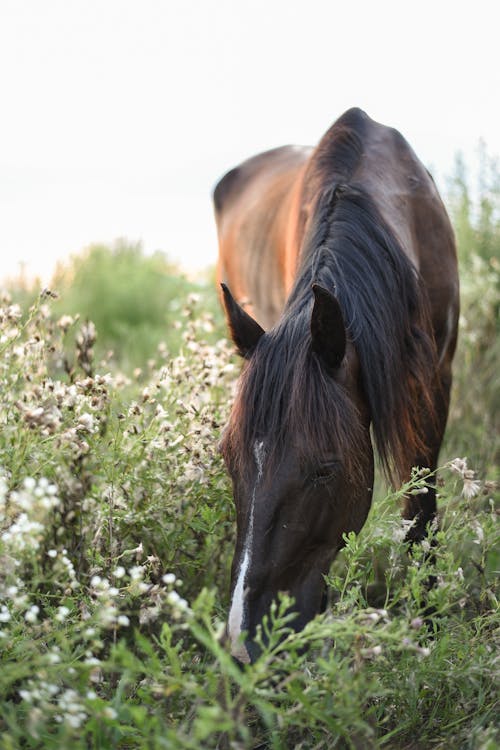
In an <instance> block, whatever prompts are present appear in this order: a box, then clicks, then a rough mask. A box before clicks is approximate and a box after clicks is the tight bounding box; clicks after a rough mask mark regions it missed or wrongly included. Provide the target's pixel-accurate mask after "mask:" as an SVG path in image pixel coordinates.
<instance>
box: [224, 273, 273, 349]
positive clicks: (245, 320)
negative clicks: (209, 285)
mask: <svg viewBox="0 0 500 750" xmlns="http://www.w3.org/2000/svg"><path fill="white" fill-rule="evenodd" d="M221 287H222V292H223V300H224V307H225V309H226V317H227V321H228V323H229V330H230V331H231V338H232V339H233V341H234V343H235V344H236V349H237V351H238V354H240V355H241V356H242V357H246V358H248V357H250V355H251V354H252V352H253V350H254V349H255V347H256V346H257V342H258V341H259V339H260V337H261V336H263V334H264V329H263V328H261V327H260V325H259V324H258V323H257V321H256V320H254V319H253V318H252V317H251V316H250V315H249V314H248V313H246V312H245V311H244V310H243V308H242V307H240V306H239V305H238V303H237V302H236V301H235V300H234V298H233V295H232V294H231V292H230V291H229V289H228V288H227V286H226V285H225V284H221Z"/></svg>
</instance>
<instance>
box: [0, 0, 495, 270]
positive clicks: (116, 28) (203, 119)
mask: <svg viewBox="0 0 500 750" xmlns="http://www.w3.org/2000/svg"><path fill="white" fill-rule="evenodd" d="M499 21H500V5H499V3H498V1H497V0H491V1H490V2H489V1H488V0H476V1H475V2H474V3H470V2H469V3H465V2H460V0H454V2H449V1H448V0H433V1H432V2H429V1H428V0H421V1H420V2H418V3H415V2H411V3H410V2H404V0H398V1H394V2H392V1H390V0H377V1H375V0H341V1H340V2H339V1H338V0H307V1H302V2H298V1H297V0H232V1H230V0H43V2H42V0H0V102H1V116H0V277H2V276H5V275H6V274H9V275H12V274H14V273H16V272H17V271H18V270H19V268H20V263H26V265H27V269H28V271H29V272H30V273H38V274H42V276H43V277H44V278H45V279H48V277H49V276H50V272H51V271H52V268H53V265H54V262H55V259H57V258H63V257H65V256H67V255H68V254H70V253H74V252H77V251H79V250H81V249H82V248H83V247H85V246H87V245H88V244H90V243H92V242H99V241H103V242H112V241H113V240H114V239H116V238H118V237H126V238H128V239H130V240H134V241H135V240H142V242H143V244H144V247H145V249H146V250H147V251H153V250H155V249H162V250H165V251H166V252H167V253H168V254H169V255H170V257H172V258H173V259H174V260H178V261H180V262H181V263H182V264H183V265H184V266H185V267H186V268H190V269H192V268H197V267H204V266H207V265H209V264H211V263H213V262H214V260H215V258H216V253H217V247H216V237H215V230H214V226H213V219H212V208H211V197H210V193H211V189H212V187H213V185H214V183H215V182H216V180H217V178H218V177H219V176H221V175H222V174H223V173H224V172H225V171H227V169H229V168H231V167H232V166H234V165H235V164H237V163H238V162H239V161H241V160H242V159H244V158H246V157H248V156H251V155H252V154H254V153H256V152H258V151H260V150H263V149H266V148H271V147H273V146H278V145H282V144H284V143H311V144H314V143H315V142H317V141H318V139H319V138H320V137H321V135H322V134H323V133H324V132H325V131H326V129H327V128H328V127H329V126H330V125H331V123H332V122H333V121H334V120H335V119H336V117H337V116H339V115H340V114H341V113H342V112H343V111H344V110H345V109H347V108H348V107H350V106H354V105H356V106H361V107H362V108H364V109H365V110H366V111H367V112H368V114H370V115H371V116H372V117H374V118H375V119H377V120H379V121H381V122H384V123H386V124H389V125H393V126H395V127H398V128H399V129H400V130H401V131H402V132H403V134H404V135H405V137H406V138H407V139H408V140H409V141H410V143H411V144H412V146H413V147H414V149H415V150H416V152H417V154H418V155H419V156H420V158H421V159H422V161H423V162H424V163H425V164H426V165H427V166H429V167H431V169H433V170H434V172H435V174H436V177H437V179H438V182H439V183H440V184H441V185H443V184H444V177H445V176H446V175H447V174H449V173H450V170H451V166H452V163H453V156H454V153H455V152H456V151H457V150H458V149H461V150H462V151H463V152H464V154H465V156H466V160H467V161H468V163H470V164H472V163H473V160H474V155H475V152H476V148H477V144H478V141H479V138H480V137H483V138H484V139H485V141H486V143H487V146H488V150H489V152H490V153H491V154H496V155H498V154H500V117H499V115H500V85H499V84H500V65H499V62H498V29H499Z"/></svg>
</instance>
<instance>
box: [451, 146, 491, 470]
mask: <svg viewBox="0 0 500 750" xmlns="http://www.w3.org/2000/svg"><path fill="white" fill-rule="evenodd" d="M478 182H479V185H478V189H477V190H476V191H475V197H474V195H471V191H470V189H469V188H468V175H467V172H466V170H465V166H464V163H463V160H462V158H461V157H460V156H458V157H457V162H456V166H455V174H454V176H453V178H452V180H451V181H450V186H449V194H448V204H449V208H450V213H451V217H452V220H453V224H454V227H455V232H456V238H457V246H458V255H459V263H460V286H461V289H460V296H461V317H460V328H459V339H458V349H457V354H456V357H455V361H454V367H453V371H454V383H455V387H454V391H453V399H452V408H451V413H450V427H451V429H450V430H449V431H448V439H447V441H446V443H445V451H447V452H448V455H450V452H449V451H448V448H447V445H448V444H449V443H451V444H452V445H453V449H452V452H453V451H455V452H459V453H461V454H466V455H468V456H469V457H471V458H473V459H474V464H475V465H476V466H477V467H478V468H480V469H482V470H485V469H486V467H488V466H491V465H495V466H498V465H499V460H500V374H499V368H498V362H499V361H500V337H499V333H500V315H499V313H500V171H499V168H498V164H497V162H496V161H495V160H494V159H491V158H490V157H488V155H487V152H486V150H485V147H484V146H481V147H480V171H479V179H478Z"/></svg>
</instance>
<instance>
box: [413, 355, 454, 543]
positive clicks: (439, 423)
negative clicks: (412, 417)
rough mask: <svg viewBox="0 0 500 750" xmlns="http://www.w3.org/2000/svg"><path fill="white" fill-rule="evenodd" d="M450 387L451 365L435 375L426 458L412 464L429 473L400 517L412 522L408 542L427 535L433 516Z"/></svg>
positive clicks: (416, 460)
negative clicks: (437, 375) (435, 384)
mask: <svg viewBox="0 0 500 750" xmlns="http://www.w3.org/2000/svg"><path fill="white" fill-rule="evenodd" d="M450 389H451V367H447V368H446V371H445V372H444V373H443V372H442V373H441V374H440V377H438V383H437V386H436V390H435V394H434V416H433V418H432V419H431V418H429V419H428V421H427V429H426V436H427V441H426V442H427V445H428V446H429V448H428V457H427V458H424V457H423V456H416V459H415V463H414V466H417V467H419V468H424V467H426V468H429V469H430V471H431V472H432V474H431V476H430V477H429V478H428V480H427V481H426V487H425V490H424V492H419V493H418V494H416V495H408V496H407V497H406V500H405V506H404V509H403V518H405V519H407V520H409V521H413V525H412V526H411V528H410V529H409V530H408V533H407V535H406V541H407V542H410V543H415V542H420V541H422V539H424V538H425V537H426V536H427V527H428V525H429V524H430V523H432V522H433V521H434V520H435V518H436V513H437V507H436V476H435V471H436V469H437V465H438V458H439V450H440V448H441V443H442V441H443V436H444V431H445V428H446V421H447V418H448V409H449V405H450Z"/></svg>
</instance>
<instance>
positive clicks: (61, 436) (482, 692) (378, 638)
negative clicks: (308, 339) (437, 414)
mask: <svg viewBox="0 0 500 750" xmlns="http://www.w3.org/2000/svg"><path fill="white" fill-rule="evenodd" d="M487 163H488V165H489V166H488V169H490V167H491V162H489V161H488V162H487ZM493 176H494V175H493ZM497 185H498V183H495V181H494V180H493V179H492V176H491V175H490V178H489V179H488V181H486V182H485V184H484V185H483V189H482V192H480V194H479V200H478V201H472V200H471V199H470V197H469V193H468V191H467V188H466V177H465V176H464V175H463V171H462V172H460V169H458V170H457V173H456V175H455V179H454V181H453V184H452V185H451V186H450V198H449V205H450V207H451V212H452V216H453V220H454V223H455V226H456V227H457V234H458V241H459V249H460V259H461V267H462V273H461V279H462V310H463V312H462V318H461V331H460V345H459V351H458V354H457V360H456V365H455V385H454V394H453V403H452V409H451V415H450V425H449V429H448V434H447V438H446V442H445V445H444V447H443V452H442V464H443V466H442V469H441V470H440V472H439V477H438V483H439V501H438V502H439V508H440V515H441V518H440V530H439V531H437V540H438V546H437V547H436V555H435V561H433V562H432V563H431V562H430V561H429V559H428V557H426V552H427V548H426V543H423V544H422V546H421V548H418V549H416V550H415V551H414V554H413V555H412V556H411V557H409V556H408V554H407V550H406V548H405V545H404V543H403V541H402V540H403V536H404V528H403V525H402V523H401V521H400V518H399V502H400V499H401V497H402V495H403V494H404V492H411V491H412V490H414V489H416V488H417V487H418V485H419V483H421V482H422V481H423V478H422V476H419V475H418V474H415V475H414V476H413V478H412V480H411V482H409V484H408V485H407V486H405V487H403V488H400V489H399V490H398V491H397V492H394V493H390V494H387V491H386V490H385V489H384V488H383V487H380V489H379V490H378V491H377V498H376V500H375V502H374V507H373V510H372V512H371V514H370V517H369V520H368V522H367V524H366V526H365V528H364V529H363V531H362V532H361V533H360V534H359V536H356V535H350V536H349V538H348V539H347V540H346V547H345V550H344V551H343V552H342V554H341V555H340V556H339V558H338V559H337V560H336V562H335V563H334V565H333V567H332V570H331V572H330V575H329V577H328V585H329V587H330V592H331V598H332V607H331V609H330V611H329V612H328V613H326V614H325V615H323V616H321V617H318V618H316V619H315V620H314V621H313V622H311V623H310V624H309V625H308V626H307V628H306V629H305V630H304V631H303V632H302V633H299V634H293V633H292V632H291V631H290V629H289V621H288V616H287V614H286V608H287V600H286V597H284V598H283V599H282V601H281V602H280V603H278V604H277V605H276V606H275V608H274V610H273V612H272V615H271V617H270V619H269V621H268V622H267V623H266V624H265V628H266V629H267V630H268V632H269V642H268V644H267V645H263V650H262V655H261V657H260V658H259V660H258V661H257V662H256V663H255V664H254V665H252V666H248V667H244V668H239V667H238V666H237V665H236V664H235V663H234V662H233V660H232V659H231V658H230V656H229V653H228V649H227V645H226V643H225V635H224V634H225V624H224V622H225V616H226V613H227V606H228V587H229V568H230V562H231V555H232V549H233V543H234V519H233V509H232V502H231V488H230V485H229V482H228V479H227V476H226V472H225V470H224V467H223V465H222V463H221V459H220V457H219V455H218V452H217V440H218V436H219V434H220V430H221V429H222V427H223V425H224V423H225V420H226V418H227V414H228V408H229V402H230V399H231V395H232V392H233V389H234V384H235V379H236V375H237V371H238V362H237V360H236V358H235V357H234V356H233V354H232V347H231V345H230V344H229V343H228V342H227V340H226V339H225V338H224V337H223V325H222V321H221V316H220V313H217V316H216V317H215V318H214V315H213V314H212V312H210V309H211V307H210V306H213V305H214V302H213V300H214V299H215V295H214V294H213V292H212V291H211V289H210V290H208V291H207V290H206V289H203V288H201V289H197V292H198V294H199V295H201V297H199V296H197V295H196V294H193V292H192V287H190V286H189V285H188V283H187V282H186V281H185V280H184V279H182V280H179V279H178V277H177V276H176V275H175V271H174V269H171V268H168V267H166V266H164V265H163V264H164V263H165V261H164V259H161V258H159V257H156V258H154V259H147V258H144V257H143V256H142V254H141V253H140V251H139V249H138V248H127V247H126V246H123V245H122V246H120V248H118V249H117V248H115V249H112V250H109V249H105V248H97V249H94V250H92V251H91V252H90V253H89V255H88V256H87V257H86V258H85V260H84V261H82V260H80V261H73V265H72V266H71V267H70V269H69V270H68V269H66V270H64V271H63V272H60V274H59V275H58V277H57V286H58V291H59V293H60V296H59V299H58V300H54V299H52V293H51V292H43V293H42V294H41V295H40V296H39V297H38V298H37V300H36V301H35V302H34V303H33V304H31V305H30V304H29V303H28V304H26V305H24V306H23V307H21V306H20V305H18V304H17V303H15V302H13V301H12V299H10V298H9V296H8V294H5V295H4V297H3V300H2V304H1V306H0V307H1V310H0V351H1V358H0V368H1V378H2V384H3V388H2V391H1V394H0V423H1V425H2V430H1V432H0V562H1V568H0V570H1V573H0V705H1V711H0V748H1V749H2V750H17V748H30V749H33V750H34V749H35V748H37V749H38V748H40V749H42V748H45V749H48V748H51V749H52V748H69V747H71V748H76V749H78V748H82V749H83V748H89V747H91V748H122V749H123V750H126V749H127V750H128V749H129V748H130V749H132V748H134V749H135V748H144V749H146V748H169V749H170V748H173V749H175V750H176V749H177V748H179V749H180V748H183V749H184V748H185V749H191V748H192V749H193V750H198V749H199V748H217V747H219V748H222V747H231V748H257V747H260V748H264V747H268V748H273V750H281V749H283V750H285V749H288V748H304V749H309V748H311V749H312V748H318V750H319V749H320V748H325V749H326V748H334V747H339V748H380V749H383V748H384V749H385V748H392V749H393V750H396V749H398V750H399V749H400V748H411V749H413V750H417V749H418V748H430V747H432V748H443V750H444V748H446V749H448V748H450V747H453V748H470V749H471V750H472V749H474V750H476V749H477V750H493V749H494V748H496V747H498V745H499V742H500V735H499V733H498V718H497V717H498V702H497V695H498V692H497V688H498V686H497V684H496V682H497V679H498V656H497V653H498V645H499V643H498V640H499V639H498V632H499V630H498V625H499V617H498V588H497V584H496V577H497V576H498V568H499V562H500V559H499V558H500V553H499V546H498V541H499V540H498V500H499V497H498V490H497V485H496V480H498V453H499V442H498V441H499V434H500V430H499V425H498V421H496V420H498V414H499V409H498V388H499V382H500V377H499V375H498V361H499V346H500V345H499V343H498V335H497V333H498V331H497V326H498V307H499V300H500V283H499V281H500V264H499V256H498V253H499V250H500V222H499V214H498V207H499V206H498V195H499V194H498V189H497ZM87 263H88V264H90V265H89V268H91V270H89V268H87ZM121 264H123V265H121ZM157 264H158V265H157ZM132 268H134V269H135V270H134V271H133V272H132V271H131V269H132ZM120 269H121V270H120ZM127 269H128V270H127ZM157 276H158V277H159V278H157ZM164 277H165V278H164ZM118 279H119V280H120V284H118V283H117V280H118ZM141 279H142V282H141V283H142V284H144V287H143V289H147V290H148V294H146V295H145V294H143V295H141V294H140V292H141V283H139V282H140V280H141ZM70 280H72V281H71V283H70ZM120 285H121V286H120ZM93 289H99V290H101V292H100V293H99V294H95V296H91V294H93V293H94V292H93ZM87 295H88V296H87ZM161 295H164V300H163V303H162V304H163V306H162V304H160V303H159V302H158V300H159V299H160V298H161ZM205 295H206V296H205ZM210 295H211V297H210V298H211V300H212V301H211V302H210V304H208V303H207V301H206V300H207V297H209V296H210ZM145 296H147V297H149V299H148V300H142V299H141V297H145ZM89 300H90V301H89ZM143 303H144V306H143ZM136 306H137V309H136ZM129 308H130V309H129ZM82 310H83V312H82ZM124 310H126V311H127V312H126V314H125V313H124V312H123V311H124ZM78 312H80V313H81V314H80V317H79V318H77V313H78ZM113 316H116V319H115V317H113ZM87 317H88V318H89V319H91V320H92V321H93V322H92V323H91V322H89V321H88V320H87ZM166 320H170V321H171V322H172V323H174V322H176V321H177V322H179V324H180V328H179V329H178V330H176V331H175V336H176V340H175V341H172V342H170V341H169V343H168V344H163V343H158V339H156V338H155V336H156V333H158V332H159V331H160V330H161V328H162V326H165V322H164V321H166ZM124 321H126V322H124ZM151 321H154V324H153V323H151ZM94 323H95V324H96V325H94ZM150 325H152V326H153V327H154V328H155V331H156V333H155V336H152V337H151V339H150V340H149V342H148V344H147V346H146V345H144V348H143V349H141V346H142V343H141V333H140V331H142V333H144V331H146V330H148V326H150ZM101 329H102V331H103V333H101ZM164 333H168V329H166V330H164ZM136 335H137V339H135V338H134V336H136ZM96 336H97V342H99V339H100V338H101V336H102V338H103V339H104V342H103V344H102V347H101V348H99V346H98V343H97V344H96ZM142 338H145V337H144V336H142ZM132 341H137V348H135V347H136V344H134V345H133V349H132V350H131V351H132V352H133V355H131V354H130V351H129V350H128V343H127V342H132ZM148 347H151V348H148ZM108 348H113V349H115V352H116V353H117V354H116V356H115V357H114V358H111V359H110V358H109V357H108V356H107V355H106V351H107V349H108ZM135 357H137V359H135ZM139 357H141V358H140V359H139ZM466 456H467V459H466V458H465V457H466ZM430 575H434V576H436V581H437V583H436V586H435V587H434V588H433V589H432V590H430V591H428V590H427V581H428V579H429V576H430ZM304 646H306V648H304Z"/></svg>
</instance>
